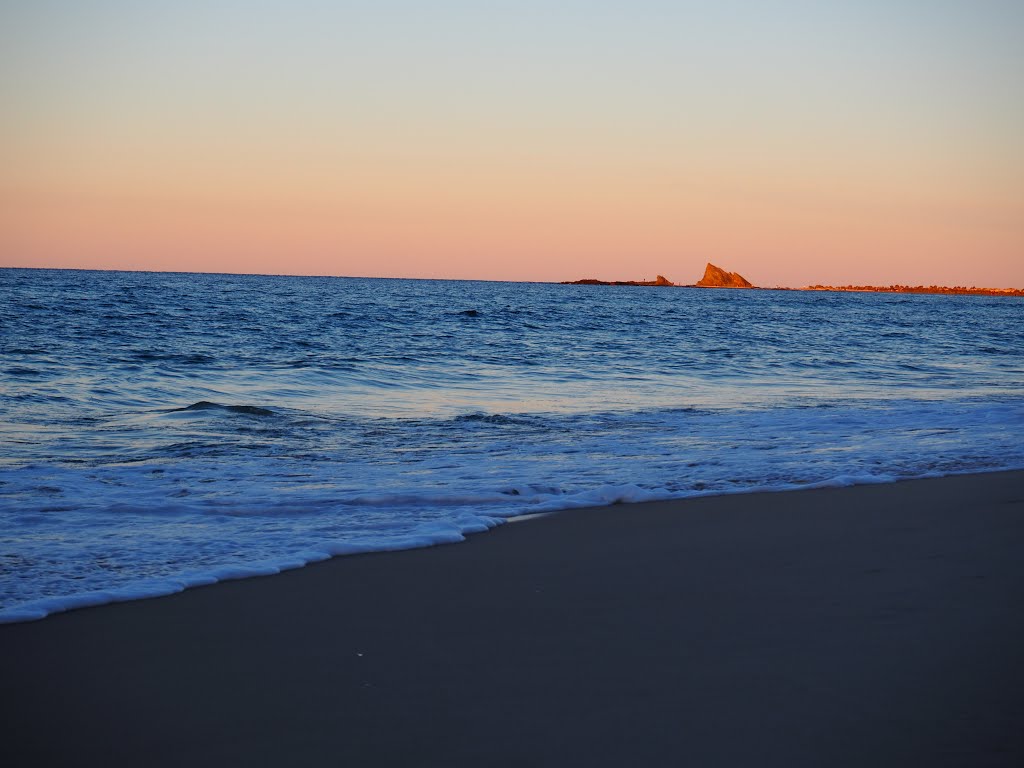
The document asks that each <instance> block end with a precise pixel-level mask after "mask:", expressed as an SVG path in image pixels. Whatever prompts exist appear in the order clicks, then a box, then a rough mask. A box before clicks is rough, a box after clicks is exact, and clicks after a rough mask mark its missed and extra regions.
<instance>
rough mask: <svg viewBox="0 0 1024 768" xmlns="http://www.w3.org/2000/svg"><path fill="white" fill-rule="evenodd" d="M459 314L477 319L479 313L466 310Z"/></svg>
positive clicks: (473, 310)
mask: <svg viewBox="0 0 1024 768" xmlns="http://www.w3.org/2000/svg"><path fill="white" fill-rule="evenodd" d="M459 314H460V315H465V316H466V317H478V316H479V315H480V313H479V312H477V311H476V310H475V309H467V310H465V311H463V312H459Z"/></svg>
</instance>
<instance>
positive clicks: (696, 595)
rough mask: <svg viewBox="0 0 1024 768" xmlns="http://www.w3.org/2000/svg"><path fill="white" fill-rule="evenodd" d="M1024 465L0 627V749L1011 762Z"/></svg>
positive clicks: (770, 762) (499, 761)
mask: <svg viewBox="0 0 1024 768" xmlns="http://www.w3.org/2000/svg"><path fill="white" fill-rule="evenodd" d="M1022 552H1024V472H1002V473H995V474H984V475H969V476H958V477H950V478H943V479H934V480H919V481H909V482H903V483H897V484H892V485H869V486H860V487H853V488H842V489H821V490H812V491H802V492H787V493H768V494H749V495H740V496H722V497H710V498H703V499H694V500H687V501H677V502H657V503H649V504H638V505H621V506H615V507H606V508H595V509H587V510H577V511H572V512H565V513H560V514H557V515H552V516H549V517H546V518H542V519H534V520H528V521H523V522H517V523H512V524H508V525H505V526H502V527H501V528H499V529H497V530H495V531H492V532H489V533H485V534H481V535H477V536H474V537H472V538H471V539H470V540H469V541H467V542H466V543H463V544H458V545H453V546H444V547H436V548H432V549H423V550H414V551H407V552H395V553H383V554H374V555H361V556H354V557H347V558H339V559H335V560H332V561H329V562H325V563H321V564H318V565H315V566H310V567H307V568H304V569H301V570H298V571H292V572H288V573H285V574H282V575H280V576H275V577H271V578H258V579H249V580H244V581H235V582H227V583H223V584H219V585H215V586H212V587H206V588H200V589H194V590H190V591H187V592H184V593H181V594H178V595H174V596H171V597H167V598H160V599H154V600H147V601H141V602H134V603H122V604H116V605H109V606H104V607H101V608H93V609H86V610H81V611H76V612H70V613H67V614H63V615H57V616H53V617H50V618H48V619H46V620H44V621H40V622H35V623H28V624H18V625H8V626H3V627H0V679H2V680H3V697H2V699H3V712H2V720H3V723H4V729H3V730H4V737H3V739H2V740H0V761H2V762H3V764H4V765H9V766H29V765H32V766H46V765H87V764H96V765H108V766H120V765H125V766H128V765H130V766H139V765H174V766H182V765H190V766H195V765H217V766H225V765H245V766H258V765H282V764H284V765H288V764H291V765H303V764H312V763H313V762H314V761H317V762H324V763H326V764H336V765H361V766H363V765H418V766H419V765H437V766H480V765H488V766H505V765H507V766H513V765H515V766H538V765H545V766H547V765H550V766H556V765H557V766H562V765H591V766H593V765H608V766H611V765H627V764H631V765H693V766H751V765H757V766H790V767H792V766H823V765H829V766H867V765H871V766H907V765H926V766H932V767H934V766H1011V765H1012V766H1016V765H1021V764H1024V728H1021V723H1024V651H1022V650H1021V649H1022V648H1024V614H1022V611H1021V606H1022V605H1024V556H1022V554H1021V553H1022Z"/></svg>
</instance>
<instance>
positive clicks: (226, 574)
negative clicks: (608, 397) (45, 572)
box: [0, 467, 1024, 627]
mask: <svg viewBox="0 0 1024 768" xmlns="http://www.w3.org/2000/svg"><path fill="white" fill-rule="evenodd" d="M1017 471H1020V472H1024V467H1011V468H999V469H989V470H983V471H978V470H965V471H962V472H951V473H947V474H941V475H933V474H924V475H918V476H915V477H909V478H899V479H894V478H892V477H891V476H883V477H879V478H875V477H870V476H866V475H865V476H859V475H858V476H852V477H847V476H840V477H835V478H830V479H828V480H822V481H819V482H814V483H808V484H806V485H799V486H796V485H788V486H786V485H783V486H779V487H769V486H755V487H751V488H748V489H742V490H729V491H693V492H690V493H689V494H688V495H686V496H668V497H665V498H651V499H645V500H641V501H635V500H626V501H611V502H610V503H607V504H601V505H598V506H595V505H592V504H587V505H580V504H578V503H571V502H569V501H567V502H566V506H564V507H551V506H550V505H549V504H543V505H541V506H542V507H543V508H542V509H539V510H537V511H531V512H524V513H522V514H518V515H512V516H509V517H504V518H499V522H496V523H495V524H494V525H491V526H490V527H488V528H487V529H486V530H480V529H479V528H478V527H477V526H471V527H470V528H469V529H467V530H463V531H462V532H460V533H456V532H455V531H454V530H453V531H451V532H450V533H448V534H445V535H439V536H437V538H436V539H435V540H433V541H428V540H425V539H422V538H421V537H412V538H411V539H410V543H408V544H401V545H398V546H389V547H386V548H380V549H374V548H372V547H371V546H366V547H363V546H362V545H358V544H353V545H351V546H350V547H346V548H345V549H344V551H337V552H330V553H328V552H326V551H325V552H322V553H320V552H317V553H315V556H312V557H309V559H302V557H301V556H299V555H295V554H287V555H284V556H282V557H281V558H280V559H279V560H278V561H276V562H271V561H257V562H253V563H242V564H235V565H225V566H220V567H217V568H214V569H213V570H211V571H209V572H194V573H189V574H181V575H178V576H170V577H166V578H162V579H150V580H140V581H136V582H129V583H127V584H125V585H124V586H120V587H111V588H109V589H103V590H96V591H89V592H78V593H75V594H71V595H56V596H52V597H44V598H39V599H38V600H31V601H28V602H26V603H21V604H16V605H13V606H10V607H9V608H6V609H5V608H0V627H3V626H5V625H8V624H23V623H26V622H37V621H43V620H45V619H48V618H50V617H52V616H57V615H60V614H62V613H68V612H72V611H79V610H85V609H90V608H102V607H103V606H105V605H115V604H117V603H127V602H136V601H138V600H154V599H158V598H161V597H169V596H170V595H177V594H180V593H182V592H185V591H188V590H192V589H199V588H202V587H209V586H213V585H215V584H223V583H226V582H230V581H240V580H243V579H259V578H266V577H268V576H279V575H281V574H283V573H287V572H288V571H293V570H299V569H301V568H308V567H310V566H311V565H316V564H317V563H322V562H326V561H328V560H334V559H337V558H339V557H354V556H357V555H373V554H382V553H385V552H407V551H410V550H415V549H429V548H432V547H439V546H446V545H450V544H462V543H464V542H465V541H467V540H468V539H469V538H470V537H475V536H477V535H479V534H482V533H489V532H491V531H493V530H495V529H496V528H500V527H501V526H503V525H504V524H507V523H512V522H520V521H525V520H532V519H540V518H543V517H547V516H549V515H557V514H562V513H564V512H573V511H577V510H580V509H590V508H600V507H604V506H617V505H620V504H627V505H631V506H632V505H637V504H650V503H673V502H683V501H689V500H693V499H703V498H710V497H715V496H746V495H750V494H763V493H795V492H800V491H814V490H818V489H821V488H848V487H854V486H858V485H888V484H892V483H901V482H908V481H913V480H928V479H940V478H944V477H957V476H962V475H984V474H998V473H1001V472H1017ZM651 495H653V496H657V495H658V494H657V493H655V492H652V494H651Z"/></svg>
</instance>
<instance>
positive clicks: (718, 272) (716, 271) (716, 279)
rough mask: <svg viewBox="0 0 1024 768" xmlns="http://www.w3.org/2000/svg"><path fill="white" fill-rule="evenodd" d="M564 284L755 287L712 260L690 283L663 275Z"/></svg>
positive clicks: (574, 281)
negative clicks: (680, 282)
mask: <svg viewBox="0 0 1024 768" xmlns="http://www.w3.org/2000/svg"><path fill="white" fill-rule="evenodd" d="M561 284H562V285H653V286H658V287H664V288H754V287H755V286H754V285H753V284H751V283H750V282H749V281H748V280H747V279H746V278H744V277H743V276H742V275H740V274H738V273H736V272H728V271H726V270H724V269H722V268H721V267H716V266H715V265H714V264H712V263H711V262H708V265H707V266H706V267H705V268H704V277H702V278H701V279H700V280H698V281H697V282H696V283H690V284H689V285H676V284H675V283H673V282H672V281H671V280H669V279H668V278H667V277H665V276H663V275H658V276H657V277H655V278H654V280H594V279H593V278H588V279H585V280H564V281H562V283H561Z"/></svg>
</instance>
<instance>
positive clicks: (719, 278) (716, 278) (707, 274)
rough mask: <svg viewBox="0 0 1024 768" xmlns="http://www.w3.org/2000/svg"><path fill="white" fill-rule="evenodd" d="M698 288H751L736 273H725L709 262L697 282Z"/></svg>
mask: <svg viewBox="0 0 1024 768" xmlns="http://www.w3.org/2000/svg"><path fill="white" fill-rule="evenodd" d="M697 287H698V288H753V287H754V286H753V284H752V283H750V282H749V281H748V280H747V279H746V278H745V277H743V276H742V275H741V274H739V273H738V272H726V271H725V270H724V269H722V268H721V267H716V266H715V265H714V264H712V263H711V262H708V265H707V266H706V267H705V268H704V277H702V278H701V279H700V280H699V281H698V282H697Z"/></svg>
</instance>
